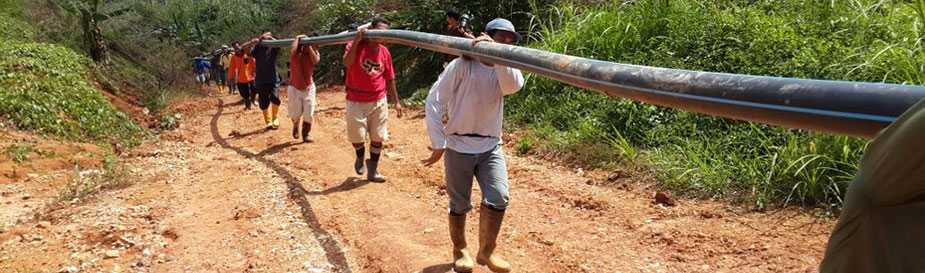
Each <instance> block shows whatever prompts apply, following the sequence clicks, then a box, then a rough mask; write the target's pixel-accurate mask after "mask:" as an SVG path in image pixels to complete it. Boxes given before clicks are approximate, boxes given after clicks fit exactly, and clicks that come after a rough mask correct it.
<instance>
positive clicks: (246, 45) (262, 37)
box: [241, 32, 273, 52]
mask: <svg viewBox="0 0 925 273" xmlns="http://www.w3.org/2000/svg"><path fill="white" fill-rule="evenodd" d="M272 39H273V33H270V32H266V33H264V34H261V35H260V36H258V37H256V38H254V39H251V40H250V41H247V42H245V43H244V44H242V45H241V49H243V50H244V52H250V50H251V48H254V47H255V46H257V44H259V43H260V42H261V41H263V40H272Z"/></svg>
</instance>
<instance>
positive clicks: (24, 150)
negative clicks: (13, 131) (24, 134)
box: [5, 144, 33, 163]
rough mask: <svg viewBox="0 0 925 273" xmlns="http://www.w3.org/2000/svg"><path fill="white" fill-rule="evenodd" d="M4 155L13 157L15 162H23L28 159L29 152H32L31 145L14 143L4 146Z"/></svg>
mask: <svg viewBox="0 0 925 273" xmlns="http://www.w3.org/2000/svg"><path fill="white" fill-rule="evenodd" d="M5 152H6V155H7V156H9V157H10V158H12V159H13V161H15V162H16V163H23V162H25V161H26V159H29V154H30V153H32V152H33V151H32V146H31V145H28V144H14V145H10V146H8V147H6V151H5Z"/></svg>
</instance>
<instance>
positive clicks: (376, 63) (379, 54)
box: [344, 18, 401, 182]
mask: <svg viewBox="0 0 925 273" xmlns="http://www.w3.org/2000/svg"><path fill="white" fill-rule="evenodd" d="M370 28H372V29H379V30H385V29H389V22H388V21H386V20H385V19H381V18H377V19H374V20H373V21H372V23H371V24H370ZM366 30H367V28H360V29H359V30H358V31H357V34H356V37H355V38H354V40H353V42H352V43H351V46H350V47H349V49H347V55H346V56H344V66H345V67H347V82H346V89H347V114H346V116H345V118H346V121H347V139H348V140H349V141H350V143H352V144H353V147H354V149H355V150H356V156H357V158H356V161H355V162H354V164H353V167H354V170H355V171H356V173H357V174H359V175H362V174H363V167H364V166H363V163H364V158H365V154H366V152H365V147H364V145H365V144H364V143H365V142H366V140H367V136H368V138H369V160H367V161H366V162H365V163H366V168H367V170H366V171H367V173H366V178H367V179H368V180H369V181H370V182H385V176H382V175H381V174H379V170H378V168H379V158H380V154H381V153H382V142H383V141H386V140H387V139H388V136H389V131H388V120H389V107H388V104H387V102H386V99H387V96H390V97H392V102H393V103H394V104H395V109H396V110H397V111H398V117H401V103H400V102H401V98H399V97H398V89H397V88H396V87H395V70H394V69H393V67H392V55H391V53H389V49H388V48H386V47H385V46H384V45H382V44H381V43H379V42H377V41H374V40H369V39H366V38H365V36H364V34H366ZM386 90H388V91H386Z"/></svg>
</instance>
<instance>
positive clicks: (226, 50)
mask: <svg viewBox="0 0 925 273" xmlns="http://www.w3.org/2000/svg"><path fill="white" fill-rule="evenodd" d="M232 55H234V52H233V50H231V47H229V46H227V45H223V46H222V61H221V62H222V69H224V70H225V74H224V75H225V77H224V78H229V77H228V73H231V56H232ZM223 81H224V82H225V85H226V87H228V94H234V86H235V82H234V81H226V80H223Z"/></svg>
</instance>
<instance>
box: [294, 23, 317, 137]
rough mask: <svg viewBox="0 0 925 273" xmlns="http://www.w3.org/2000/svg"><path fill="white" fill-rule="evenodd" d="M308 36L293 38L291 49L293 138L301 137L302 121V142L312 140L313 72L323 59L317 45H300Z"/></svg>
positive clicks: (313, 110) (313, 109) (313, 108)
mask: <svg viewBox="0 0 925 273" xmlns="http://www.w3.org/2000/svg"><path fill="white" fill-rule="evenodd" d="M307 37H308V36H305V35H299V36H296V37H295V39H293V40H292V47H290V49H289V53H290V54H289V72H290V73H289V74H290V75H289V88H288V90H287V93H288V94H289V117H290V118H292V138H294V139H299V123H300V121H301V123H302V142H305V143H308V142H312V139H311V138H310V137H309V135H308V134H309V132H311V131H312V119H313V117H314V113H315V81H314V80H313V79H312V74H313V73H314V71H315V64H316V63H318V61H320V60H321V55H320V54H318V46H317V45H300V44H299V41H301V40H302V38H307Z"/></svg>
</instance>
